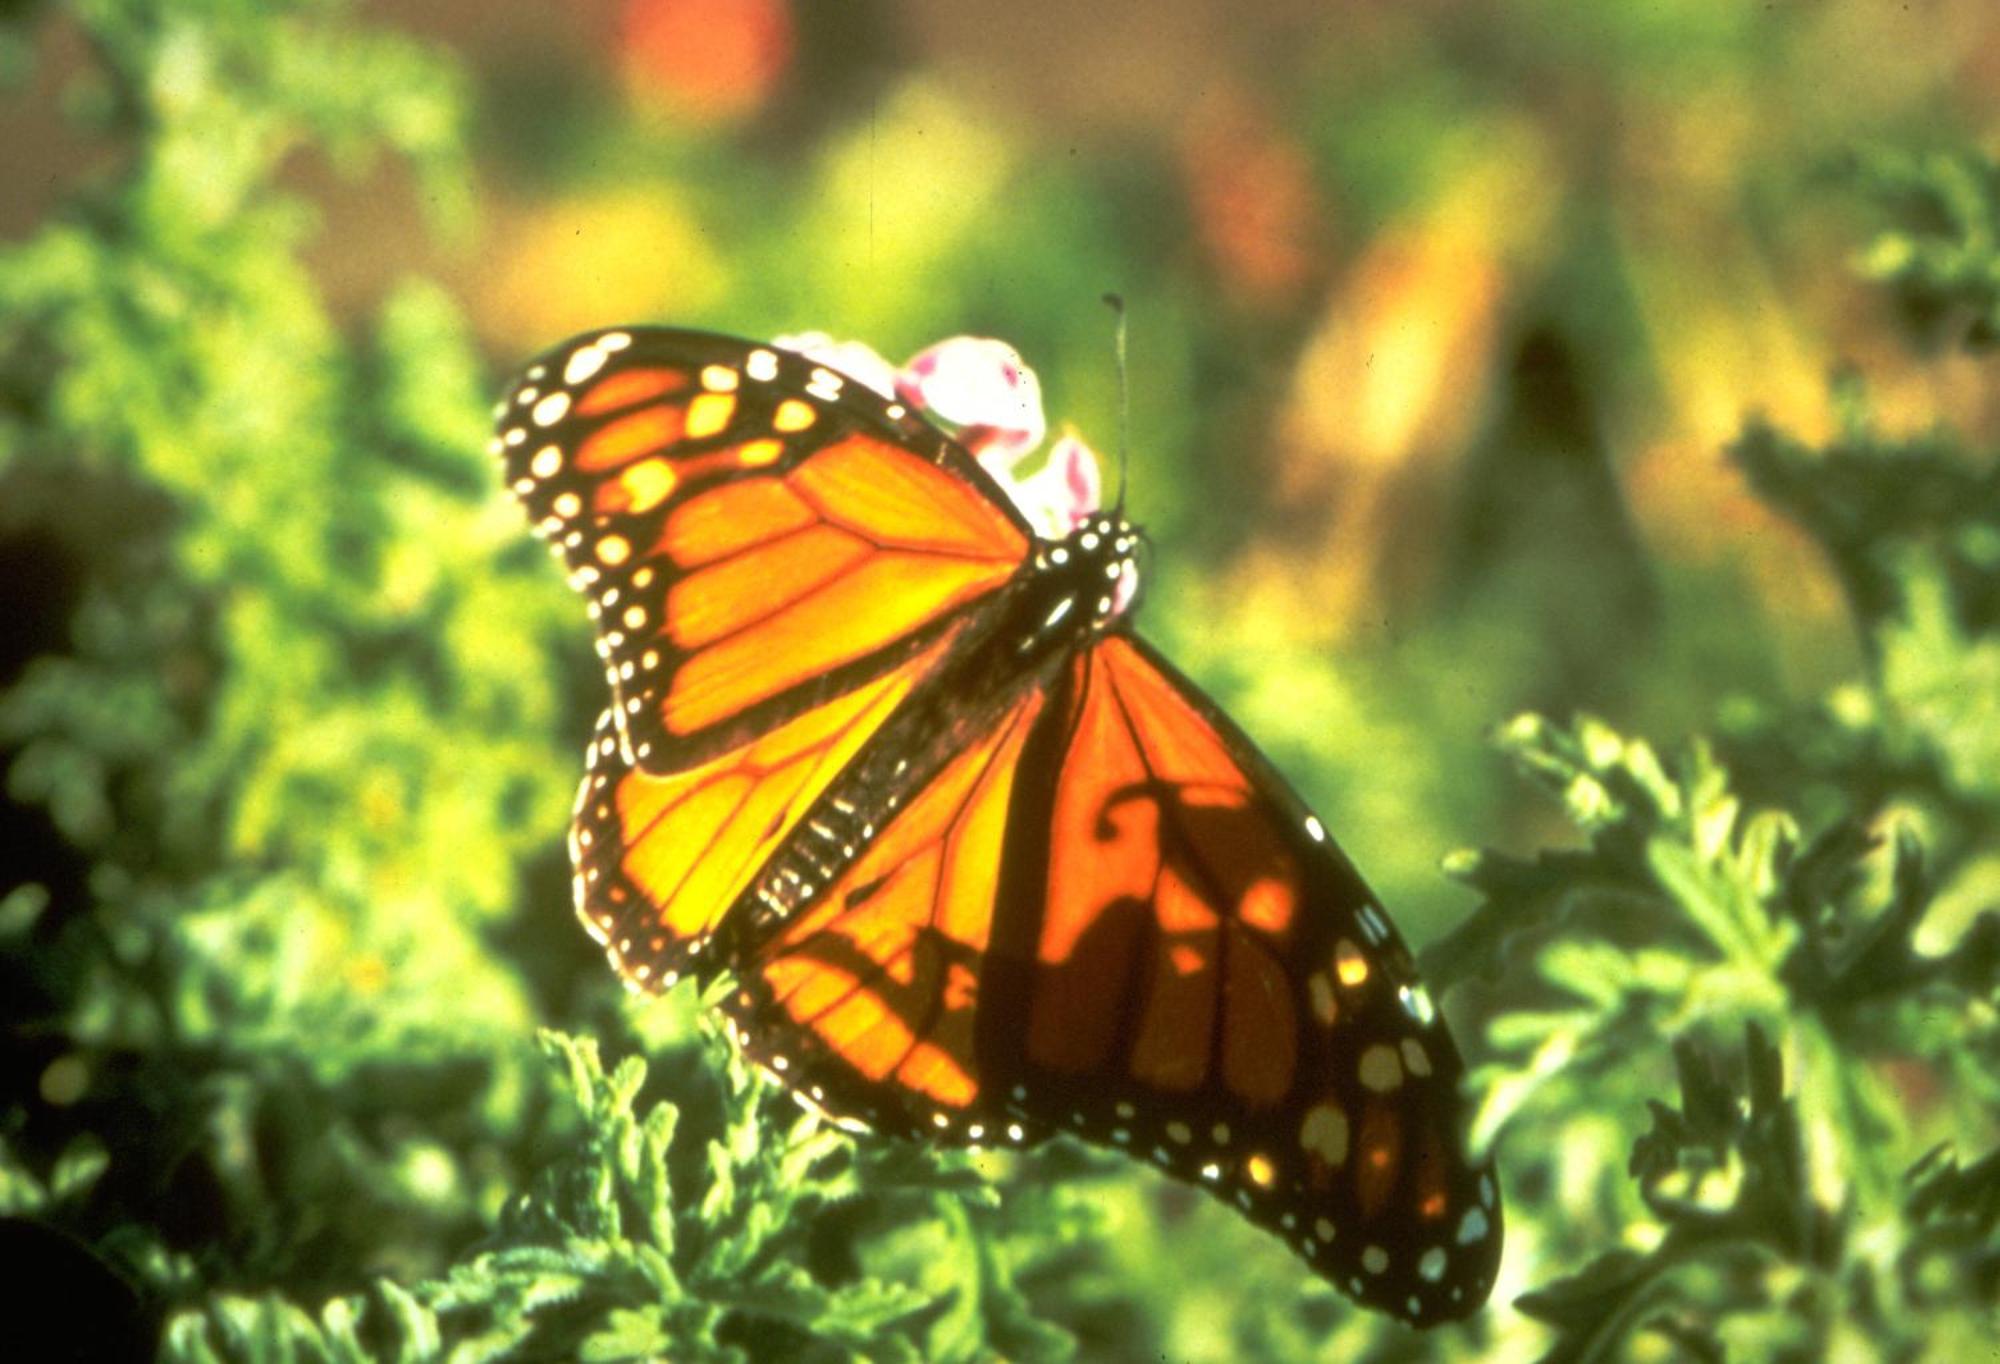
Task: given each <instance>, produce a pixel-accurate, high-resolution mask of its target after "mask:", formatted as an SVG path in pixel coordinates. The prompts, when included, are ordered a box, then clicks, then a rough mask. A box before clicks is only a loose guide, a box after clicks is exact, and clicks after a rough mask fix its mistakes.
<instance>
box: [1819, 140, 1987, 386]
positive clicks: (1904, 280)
mask: <svg viewBox="0 0 2000 1364" xmlns="http://www.w3.org/2000/svg"><path fill="white" fill-rule="evenodd" d="M1851 174H1852V175H1853V177H1854V178H1855V180H1856V181H1858V182H1859V184H1860V185H1861V186H1862V188H1863V189H1864V190H1865V191H1866V192H1867V193H1868V195H1869V196H1870V197H1871V198H1873V199H1875V200H1876V201H1877V202H1878V203H1879V204H1880V205H1881V206H1882V208H1883V209H1884V210H1885V212H1886V213H1887V214H1888V215H1889V216H1890V217H1891V218H1893V219H1894V220H1895V221H1894V222H1893V223H1892V224H1891V225H1889V226H1886V227H1884V228H1883V229H1882V230H1881V231H1880V232H1878V233H1877V234H1876V236H1875V238H1874V240H1873V241H1871V242H1869V243H1868V245H1867V246H1866V247H1864V248H1863V249H1862V251H1861V254H1860V267H1861V269H1862V271H1863V272H1864V273H1865V274H1867V275H1868V276H1869V277H1870V278H1873V279H1877V280H1881V281H1883V282H1884V283H1886V284H1888V285H1889V286H1890V288H1891V289H1892V290H1893V291H1894V294H1895V297H1896V300H1897V302H1898V303H1900V304H1901V305H1902V307H1903V309H1904V311H1905V313H1906V314H1907V316H1908V317H1909V319H1910V321H1911V322H1912V323H1913V324H1915V325H1916V326H1917V327H1919V328H1921V329H1923V330H1926V331H1930V332H1936V333H1947V334H1948V333H1952V332H1956V333H1958V334H1961V335H1963V336H1964V338H1965V340H1966V343H1967V344H1968V345H1972V346H1977V347H1982V348H1984V347H1989V346H1993V345H1996V344H2000V161H1996V160H1995V159H1994V158H1993V157H1991V156H1985V155H1981V154H1980V153H1978V152H1974V151H1969V150H1968V151H1959V152H1932V153H1929V154H1927V155H1918V154H1914V153H1909V152H1903V151H1898V150H1894V149H1886V148H1883V149H1877V150H1874V151H1872V152H1870V153H1867V154H1864V155H1859V156H1856V157H1855V158H1854V162H1853V165H1852V167H1851Z"/></svg>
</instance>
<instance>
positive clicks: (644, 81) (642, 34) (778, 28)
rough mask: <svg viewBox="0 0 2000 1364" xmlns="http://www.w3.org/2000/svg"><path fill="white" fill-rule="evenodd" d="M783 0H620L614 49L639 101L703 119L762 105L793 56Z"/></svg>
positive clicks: (736, 114) (727, 116)
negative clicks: (621, 2) (616, 50)
mask: <svg viewBox="0 0 2000 1364" xmlns="http://www.w3.org/2000/svg"><path fill="white" fill-rule="evenodd" d="M792 40H793V30H792V12H791V9H790V7H789V6H788V5H787V4H786V3H785V0H625V3H624V5H623V6H622V7H621V8H620V10H619V15H618V53H619V60H620V66H621V69H622V74H623V76H624V79H625V85H626V88H627V89H628V90H629V91H630V92H631V95H632V98H633V99H634V100H635V101H637V102H638V103H640V104H641V105H644V106H647V107H650V108H654V109H657V110H659V111H660V112H663V113H667V114H672V115H675V116H679V117H684V118H691V119H698V120H701V121H704V122H709V121H722V120H728V119H734V118H741V117H743V116H745V115H747V114H751V113H754V112H755V111H756V110H758V109H759V108H761V107H763V104H764V102H765V101H766V100H767V99H768V98H769V97H770V94H771V92H772V90H773V89H775V88H776V86H777V84H778V81H779V79H780V78H781V77H782V76H783V75H784V73H785V69H786V68H787V67H788V66H789V65H790V64H791V59H792V47H793V41H792Z"/></svg>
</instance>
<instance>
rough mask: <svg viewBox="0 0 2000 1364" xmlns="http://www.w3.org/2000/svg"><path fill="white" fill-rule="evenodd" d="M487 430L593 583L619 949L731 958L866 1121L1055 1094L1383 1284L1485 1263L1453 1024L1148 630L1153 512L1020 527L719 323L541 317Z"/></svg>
mask: <svg viewBox="0 0 2000 1364" xmlns="http://www.w3.org/2000/svg"><path fill="white" fill-rule="evenodd" d="M496 446H497V449H498V450H499V452H500V453H501V454H502V455H503V456H504V457H505V458H506V460H507V463H508V471H509V477H510V480H511V481H512V483H513V486H514V489H515V491H516V493H517V494H518V495H519V496H521V498H522V499H523V501H524V502H526V503H527V504H528V506H529V508H530V511H531V513H532V514H533V515H534V516H535V517H536V521H537V529H538V532H539V533H541V534H543V535H544V536H545V537H546V538H548V539H550V540H551V541H552V542H553V544H554V546H555V547H556V549H557V550H558V552H559V554H560V555H561V556H562V558H563V559H564V561H565V563H566V564H567V566H568V567H569V569H570V572H571V580H572V583H573V584H574V585H576V586H577V587H578V588H579V589H580V590H582V591H584V592H585V593H586V594H587V595H588V596H589V597H590V600H591V607H592V615H593V616H594V617H595V618H596V620H597V622H598V631H599V649H600V653H601V654H602V655H603V656H604V658H605V661H606V664H607V670H608V674H609V677H610V680H611V684H612V691H613V704H612V706H611V708H610V709H609V710H608V711H607V712H606V716H605V718H604V719H603V720H602V721H600V724H599V728H598V732H597V734H596V735H595V737H594V739H593V742H592V746H591V749H590V763H589V771H588V773H587V775H586V777H585V780H584V783H583V786H582V789H581V790H580V792H579V795H578V803H577V810H576V819H575V822H574V825H573V829H572V836H571V851H572V856H573V858H574V860H575V863H576V867H577V880H576V886H577V904H578V910H579V913H580V915H581V916H582V918H583V921H584V923H585V924H586V926H587V927H589V928H590V930H591V932H592V933H593V934H594V935H596V936H597V937H598V938H599V939H600V940H601V941H603V942H604V943H605V944H606V946H607V948H608V949H609V950H610V952H611V955H612V958H613V961H614V963H615V964H616V965H617V966H618V968H619V970H620V971H621V972H622V973H623V974H624V975H625V977H626V979H627V980H628V982H630V983H632V984H634V985H635V986H639V987H644V988H665V987H667V986H670V985H672V984H673V983H674V982H675V981H676V980H677V979H679V978H680V977H681V976H683V975H688V974H692V975H694V976H696V977H698V978H702V979H707V978H710V977H712V976H714V975H716V974H718V973H720V972H727V973H729V974H730V975H731V976H732V977H733V978H734V987H733V988H732V990H731V991H730V992H729V993H728V994H727V995H726V997H725V998H724V1001H723V1005H722V1007H723V1009H724V1011H725V1013H726V1015H727V1016H728V1018H729V1021H730V1023H731V1026H732V1030H733V1032H734V1033H735V1035H736V1036H737V1038H738V1040H739V1042H740V1043H741V1045H742V1046H743V1048H744V1050H745V1052H746V1053H747V1054H748V1055H750V1056H751V1057H752V1058H753V1059H754V1060H756V1061H758V1062H759V1063H760V1064H762V1065H764V1066H765V1067H766V1068H767V1069H769V1070H770V1071H772V1072H773V1073H774V1074H776V1075H778V1076H779V1077H780V1078H782V1079H783V1080H784V1082H785V1083H786V1084H788V1085H790V1086H792V1087H793V1089H794V1090H795V1091H796V1092H797V1093H798V1094H799V1096H800V1097H801V1099H802V1100H805V1101H808V1102H810V1103H812V1104H814V1105H815V1106H817V1107H819V1108H821V1109H822V1110H824V1111H826V1112H827V1113H829V1114H830V1115H832V1116H833V1117H834V1118H836V1119H837V1120H840V1121H842V1122H844V1123H847V1124H857V1123H858V1124H865V1125H868V1126H871V1127H874V1128H876V1129H879V1130H882V1131H885V1132H888V1133H891V1134H895V1135H899V1136H905V1137H918V1138H923V1139H928V1140H932V1141H938V1142H949V1143H961V1144H962V1143H973V1144H983V1143H1011V1144H1025V1143H1029V1142H1033V1141H1036V1140H1040V1139H1041V1138H1043V1137H1045V1136H1047V1135H1049V1134H1050V1133H1054V1132H1070V1133H1074V1134H1076V1135H1078V1136H1080V1137H1083V1138H1085V1139H1087V1140H1092V1141H1096V1142H1100V1143H1102V1144H1105V1145H1107V1146H1112V1147H1115V1148H1118V1149H1121V1150H1124V1151H1127V1152H1129V1153H1130V1154H1132V1155H1133V1156H1135V1157H1137V1158H1140V1159H1144V1160H1148V1161H1150V1162H1151V1163H1153V1164H1155V1165H1158V1166H1159V1167H1161V1168H1163V1169H1165V1170H1166V1171H1167V1172H1168V1173H1170V1174H1172V1175H1174V1176H1176V1177H1178V1178H1182V1179H1186V1180H1189V1181H1191V1182H1194V1183H1197V1184H1199V1185H1202V1186H1204V1187H1207V1188H1209V1189H1210V1190H1211V1191H1212V1192H1214V1193H1216V1194H1218V1195H1219V1196H1221V1197H1224V1198H1225V1199H1227V1200H1228V1201H1229V1202H1231V1203H1232V1204H1233V1205H1235V1206H1237V1207H1239V1208H1240V1209H1241V1210H1242V1211H1243V1212H1244V1213H1245V1214H1246V1215H1247V1216H1249V1217H1250V1218H1251V1219H1252V1220H1253V1221H1256V1222H1258V1223H1259V1224H1261V1225H1264V1226H1267V1227H1269V1228H1271V1229H1272V1230H1273V1231H1275V1232H1277V1233H1278V1234H1280V1235H1281V1236H1283V1237H1284V1238H1285V1239H1286V1240H1287V1241H1288V1242H1289V1243H1290V1244H1292V1245H1293V1246H1294V1248H1295V1249H1297V1250H1298V1252H1299V1253H1300V1254H1301V1255H1302V1256H1303V1257H1304V1258H1305V1259H1306V1260H1307V1261H1308V1262H1309V1263H1310V1264H1312V1265H1313V1267H1314V1268H1315V1269H1317V1270H1318V1271H1319V1272H1320V1273H1322V1274H1323V1275H1325V1276H1326V1277H1328V1278H1329V1279H1331V1280H1332V1281H1333V1282H1335V1283H1336V1284H1337V1285H1338V1286H1340V1287H1341V1288H1342V1289H1343V1290H1345V1291H1347V1292H1349V1293H1351V1294H1353V1295H1354V1296H1356V1297H1357V1298H1360V1299H1361V1300H1362V1301H1364V1302H1367V1303H1369V1304H1370V1305H1373V1306H1378V1307H1382V1308H1384V1309H1386V1310H1389V1311H1392V1312H1394V1313H1396V1314H1398V1315H1400V1316H1402V1317H1404V1318H1406V1319H1408V1320H1411V1321H1413V1322H1416V1323H1418V1324H1429V1323H1431V1322H1434V1321H1438V1320H1443V1319H1446V1318H1449V1317H1454V1316H1460V1315H1464V1314H1465V1313H1466V1312H1469V1311H1470V1310H1472V1309H1473V1308H1474V1307H1476V1306H1477V1304H1478V1303H1479V1302H1480V1301H1481V1300H1483V1298H1484V1297H1485V1294H1486V1292H1487V1291H1488V1289H1489V1288H1490V1286H1491V1283H1492V1277H1493V1272H1494V1268H1495V1263H1496V1261H1497V1257H1498V1252H1499V1206H1498V1200H1497V1195H1496V1192H1495V1190H1494V1186H1493V1181H1492V1177H1491V1173H1490V1170H1488V1169H1487V1168H1485V1167H1484V1166H1481V1165H1479V1164H1476V1163H1474V1162H1472V1161H1471V1160H1470V1159H1468V1157H1467V1156H1466V1153H1465V1151H1464V1149H1463V1143H1462V1138H1461V1135H1460V1121H1461V1120H1460V1108H1461V1105H1460V1102H1459V1098H1458V1095H1457V1092H1456V1084H1457V1081H1458V1078H1459V1076H1460V1074H1461V1072H1462V1065H1461V1062H1460V1060H1459V1058H1458V1054H1457V1051H1456V1049H1455V1047H1454V1046H1453V1044H1452V1041H1451V1038H1450V1036H1449V1034H1448V1033H1447V1032H1446V1031H1445V1028H1444V1025H1443V1022H1442V1020H1441V1019H1440V1018H1439V1017H1438V1015H1437V1013H1436V1010H1435V1008H1434V1007H1433V1005H1432V1004H1431V1002H1430V1000H1429V997H1428V996H1427V995H1426V994H1425V993H1424V992H1423V987H1422V985H1421V983H1420V982H1419V981H1418V980H1417V978H1416V975H1415V971H1414V966H1413V964H1412V961H1411V958H1410V955H1409V953H1408V951H1407V950H1406V949H1405V948H1404V946H1403V944H1402V942H1401V940H1400V938H1399V937H1398V936H1397V935H1396V933H1395V930H1394V928H1393V927H1392V926H1391V925H1390V924H1389V922H1388V919H1387V918H1386V916H1385V914H1384V913H1383V911H1382V910H1381V907H1380V905H1379V904H1378V903H1377V902H1376V901H1375V898H1374V896H1373V894H1372V892H1370V891H1369V890H1368V888H1367V886H1366V885H1365V884H1364V883H1363V882H1362V880H1361V878H1360V877H1359V875H1358V874H1357V873H1356V872H1355V870H1354V868H1353V867H1352V865H1351V864H1350V863H1349V862H1348V861H1347V859H1346V857H1345V856H1344V855H1343V854H1342V853H1340V851H1339V850H1338V849H1337V848H1336V847H1335V846H1334V844H1333V843H1332V841H1331V839H1330V838H1329V837H1328V835H1327V833H1326V830H1325V829H1324V827H1323V826H1322V825H1321V824H1320V822H1319V821H1318V820H1317V819H1316V818H1315V817H1314V816H1313V815H1312V814H1311V813H1310V811H1308V810H1307V809H1306V807H1305V805H1304V804H1303V802H1301V801H1300V800H1299V799H1298V797H1297V796H1296V795H1294V794H1293V793H1292V791H1291V789H1290V788H1289V786H1287V785H1286V783H1285V782H1284V781H1283V779H1282V778H1281V777H1280V776H1279V775H1278V774H1277V772H1276V771H1275V770H1274V769H1273V768H1272V767H1271V766H1270V764H1269V763H1268V762H1267V761H1266V760H1265V759H1264V758H1263V757H1262V756H1261V755H1260V754H1259V753H1258V752H1257V751H1256V749H1255V747H1254V746H1253V745H1251V744H1250V742H1249V740H1248V739H1247V738H1245V737H1244V736H1243V735H1242V734H1241V733H1240V731H1238V730H1237V729H1236V728H1235V726H1234V725H1233V724H1231V723H1230V721H1229V720H1228V719H1227V717H1226V716H1224V715H1222V714H1221V712H1220V711H1219V710H1218V709H1217V708H1216V707H1214V706H1213V705H1212V703H1210V702H1208V701H1207V699H1206V698H1205V697H1203V696H1202V695H1201V694H1200V692H1199V691H1198V690H1197V689H1196V688H1195V687H1194V686H1193V684H1192V683H1190V682H1189V681H1188V680H1187V679H1186V678H1184V677H1182V676H1181V675H1180V674H1179V673H1178V672H1177V671H1176V670H1174V669H1173V668H1172V666H1171V665H1170V664H1168V663H1167V662H1166V660H1165V659H1163V658H1161V657H1160V656H1159V655H1158V654H1157V653H1156V652H1155V651H1154V650H1153V649H1152V648H1151V647H1150V646H1149V645H1147V644H1146V643H1145V642H1144V641H1143V640H1142V639H1140V638H1139V636H1138V635H1137V634H1136V633H1135V632H1134V630H1133V628H1132V605H1133V602H1134V599H1135V595H1136V585H1137V579H1136V574H1137V569H1136V561H1135V555H1136V550H1137V545H1138V542H1139V537H1138V533H1137V532H1136V531H1135V530H1134V529H1133V528H1132V527H1131V526H1129V525H1127V524H1126V523H1124V522H1123V521H1122V519H1119V518H1117V517H1115V516H1097V517H1093V518H1091V519H1089V520H1086V521H1085V522H1084V523H1083V524H1082V525H1080V526H1078V527H1077V529H1075V530H1074V531H1072V532H1071V533H1070V534H1069V535H1068V536H1067V537H1065V538H1062V539H1049V538H1045V537H1042V536H1040V535H1037V534H1036V533H1035V532H1034V530H1033V529H1032V528H1031V526H1030V524H1029V523H1028V521H1027V520H1026V518H1025V517H1024V516H1023V515H1022V514H1021V513H1020V512H1019V511H1018V510H1016V509H1015V508H1014V507H1013V506H1012V505H1011V503H1010V502H1009V501H1008V497H1007V493H1006V491H1005V490H1004V489H1003V488H1002V487H1001V486H1000V485H999V484H998V483H996V482H995V480H994V479H993V478H992V477H991V476H990V475H989V474H987V473H986V472H985V471H984V470H983V469H981V468H980V466H979V465H978V463H977V462H976V461H975V460H974V459H973V458H972V457H971V456H970V455H969V454H968V453H967V452H966V451H965V450H964V449H963V448H961V447H960V446H958V445H957V444H956V443H955V442H953V441H952V440H951V439H950V438H949V437H947V436H945V435H944V434H943V433H942V432H940V431H938V430H937V429H936V428H934V427H932V426H931V425H930V424H929V423H928V422H926V421H925V420H924V419H923V418H922V417H921V416H919V415H917V414H915V413H913V412H911V411H910V410H909V409H908V407H907V406H906V404H905V403H904V402H902V401H900V400H898V399H897V398H895V397H893V396H888V395H881V394H877V393H875V392H873V391H870V390H868V389H866V388H865V387H864V386H863V385H861V384H859V383H857V382H855V381H854V380H852V379H850V378H848V377H846V376H844V375H840V374H838V373H836V372H834V371H831V370H829V369H827V368H826V367H825V366H821V365H815V364H813V363H812V362H811V361H809V360H807V359H805V358H803V357H799V356H794V355H790V354H786V353H783V352H779V351H776V350H775V349H773V348H770V347H762V346H757V345H755V344H754V343H750V342H741V341H734V340H731V339H728V338H722V337H713V336H707V335H703V334H699V333H688V332H674V331H666V330H651V329H627V330H621V331H618V332H610V333H598V334H593V335H590V336H586V337H583V338H579V339H578V340H576V341H573V342H571V343H569V344H567V345H566V346H564V347H560V348H558V349H557V350H555V351H552V352H550V353H549V354H548V355H547V356H545V357H544V358H543V359H542V360H541V361H539V362H537V363H536V364H535V365H532V366H531V367H530V368H529V370H528V371H527V373H526V375H524V377H523V379H522V380H521V381H520V382H519V383H517V385H516V387H515V389H514V390H513V392H512V393H511V394H510V398H509V400H508V401H507V402H506V403H505V404H503V408H502V415H501V434H500V436H499V438H498V440H497V442H496Z"/></svg>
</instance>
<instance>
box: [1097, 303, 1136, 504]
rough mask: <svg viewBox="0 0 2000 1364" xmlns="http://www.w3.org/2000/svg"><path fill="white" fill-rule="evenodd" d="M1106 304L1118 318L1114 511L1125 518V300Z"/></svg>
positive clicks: (1128, 391) (1128, 395) (1128, 427)
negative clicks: (1116, 452)
mask: <svg viewBox="0 0 2000 1364" xmlns="http://www.w3.org/2000/svg"><path fill="white" fill-rule="evenodd" d="M1104 302H1105V305H1106V306H1107V307H1109V308H1110V309H1111V311H1112V312H1113V313H1115V314H1116V315H1117V317H1118V324H1117V329H1116V330H1115V331H1114V332H1113V333H1112V342H1111V345H1112V350H1113V353H1114V354H1116V355H1117V357H1118V501H1117V503H1116V504H1115V505H1114V506H1113V508H1112V510H1113V511H1114V512H1115V513H1116V514H1117V515H1119V516H1123V515H1124V514H1125V469H1126V464H1127V461H1128V459H1129V455H1130V451H1131V449H1132V386H1131V384H1130V383H1129V382H1128V381H1127V379H1126V375H1125V300H1124V299H1123V298H1122V297H1120V296H1119V295H1117V294H1106V295H1105V296H1104Z"/></svg>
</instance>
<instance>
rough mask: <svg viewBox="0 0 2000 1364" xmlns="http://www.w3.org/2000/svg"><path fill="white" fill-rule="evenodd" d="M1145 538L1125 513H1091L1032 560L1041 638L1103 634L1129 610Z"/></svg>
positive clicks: (1040, 548) (1134, 596)
mask: <svg viewBox="0 0 2000 1364" xmlns="http://www.w3.org/2000/svg"><path fill="white" fill-rule="evenodd" d="M1143 543H1144V537H1143V536H1142V535H1141V534H1140V533H1139V530H1138V528H1137V527H1136V526H1134V525H1132V523H1131V522H1129V521H1127V520H1125V519H1124V518H1123V517H1120V516H1116V515H1109V514H1100V515H1095V516H1092V517H1090V518H1089V519H1088V520H1086V521H1084V522H1083V523H1082V524H1080V525H1078V526H1077V527H1076V529H1074V530H1072V531H1071V532H1070V533H1069V534H1068V535H1066V536H1064V537H1063V538H1062V539H1060V540H1055V541H1045V542H1043V543H1042V544H1041V545H1040V546H1038V547H1037V549H1036V553H1035V557H1034V559H1033V561H1032V567H1033V579H1034V597H1035V602H1036V610H1037V613H1038V615H1039V628H1038V629H1037V630H1036V631H1035V634H1036V636H1037V637H1038V638H1039V639H1041V640H1047V639H1051V638H1062V639H1077V638H1081V637H1082V636H1085V635H1089V634H1097V633H1101V632H1102V631H1104V630H1107V629H1109V628H1110V627H1111V626H1112V625H1113V624H1114V623H1115V622H1117V621H1118V620H1119V619H1120V618H1121V617H1123V616H1124V615H1125V614H1126V613H1127V612H1129V611H1130V610H1131V609H1132V607H1133V604H1134V603H1135V602H1136V600H1137V599H1138V593H1139V558H1138V556H1139V549H1140V546H1141V545H1142V544H1143Z"/></svg>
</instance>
